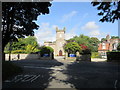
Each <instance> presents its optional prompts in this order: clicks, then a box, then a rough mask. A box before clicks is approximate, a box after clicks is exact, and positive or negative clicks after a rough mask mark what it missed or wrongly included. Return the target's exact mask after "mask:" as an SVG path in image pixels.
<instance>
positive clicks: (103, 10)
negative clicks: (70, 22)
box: [91, 0, 120, 23]
mask: <svg viewBox="0 0 120 90" xmlns="http://www.w3.org/2000/svg"><path fill="white" fill-rule="evenodd" d="M91 4H92V5H93V6H96V7H97V10H99V11H100V12H99V13H98V15H99V16H102V18H101V19H100V21H101V22H112V23H114V21H115V20H118V19H120V1H118V2H117V1H116V0H114V1H112V2H105V0H101V2H99V0H94V1H93V2H92V3H91Z"/></svg>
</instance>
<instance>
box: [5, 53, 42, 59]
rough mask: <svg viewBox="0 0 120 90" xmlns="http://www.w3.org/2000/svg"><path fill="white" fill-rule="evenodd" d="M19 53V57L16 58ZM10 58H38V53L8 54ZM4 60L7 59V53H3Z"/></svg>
mask: <svg viewBox="0 0 120 90" xmlns="http://www.w3.org/2000/svg"><path fill="white" fill-rule="evenodd" d="M18 55H19V58H18ZM10 56H11V60H21V59H39V58H40V56H39V55H38V54H10ZM5 60H9V54H5Z"/></svg>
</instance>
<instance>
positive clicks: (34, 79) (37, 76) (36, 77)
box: [31, 75, 40, 82]
mask: <svg viewBox="0 0 120 90" xmlns="http://www.w3.org/2000/svg"><path fill="white" fill-rule="evenodd" d="M38 77H40V75H38V76H37V77H35V78H34V79H32V80H31V82H33V81H34V80H36V79H37V78H38Z"/></svg>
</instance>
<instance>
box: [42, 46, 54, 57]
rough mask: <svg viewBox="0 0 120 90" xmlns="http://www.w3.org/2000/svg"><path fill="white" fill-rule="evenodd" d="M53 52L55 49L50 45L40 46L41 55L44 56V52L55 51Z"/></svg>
mask: <svg viewBox="0 0 120 90" xmlns="http://www.w3.org/2000/svg"><path fill="white" fill-rule="evenodd" d="M53 52H54V50H53V49H52V48H51V47H49V46H42V47H40V54H41V56H43V55H44V54H50V53H53Z"/></svg>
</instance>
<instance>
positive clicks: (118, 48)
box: [117, 43, 120, 51]
mask: <svg viewBox="0 0 120 90" xmlns="http://www.w3.org/2000/svg"><path fill="white" fill-rule="evenodd" d="M117 50H118V51H120V43H119V44H118V46H117Z"/></svg>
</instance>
